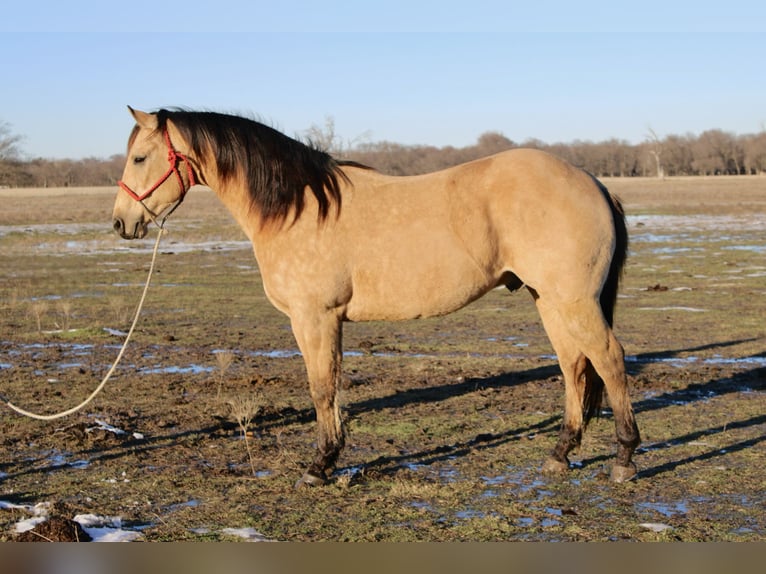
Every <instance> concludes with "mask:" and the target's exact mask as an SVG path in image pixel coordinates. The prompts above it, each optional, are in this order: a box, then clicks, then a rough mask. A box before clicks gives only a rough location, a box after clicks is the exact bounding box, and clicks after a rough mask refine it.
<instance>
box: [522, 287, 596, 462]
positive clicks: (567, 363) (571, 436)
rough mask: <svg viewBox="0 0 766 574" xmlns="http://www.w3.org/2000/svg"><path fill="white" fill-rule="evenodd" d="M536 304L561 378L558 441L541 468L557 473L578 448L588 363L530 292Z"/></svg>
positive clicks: (552, 311) (545, 306) (563, 328)
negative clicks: (561, 412)
mask: <svg viewBox="0 0 766 574" xmlns="http://www.w3.org/2000/svg"><path fill="white" fill-rule="evenodd" d="M532 295H533V296H534V297H535V302H536V303H537V309H538V311H539V313H540V317H541V318H542V320H543V326H544V327H545V332H546V333H547V334H548V338H549V339H550V341H551V344H552V345H553V349H554V350H555V351H556V356H557V357H558V361H559V366H560V368H561V373H562V375H563V376H564V389H565V399H566V403H565V407H564V420H563V421H562V423H561V430H560V431H559V439H558V442H557V443H556V446H555V447H554V449H553V451H552V452H551V455H550V456H549V457H548V459H547V460H546V461H545V464H544V465H543V472H545V473H559V472H563V471H566V470H568V469H569V459H568V458H567V455H568V454H569V452H570V451H571V450H573V449H575V448H577V447H578V446H580V441H581V440H582V433H583V429H584V426H585V423H586V421H585V420H584V412H583V405H584V401H585V385H586V379H585V376H586V375H585V371H586V368H587V367H588V361H587V359H586V358H585V355H583V354H582V353H581V352H580V350H579V348H578V347H577V345H576V344H575V342H574V341H573V340H572V337H571V336H570V335H569V332H568V329H567V328H566V326H565V325H564V324H563V323H562V321H561V318H560V317H559V315H558V312H557V311H556V309H555V308H553V307H550V306H548V304H547V302H546V301H544V300H541V299H540V298H539V297H538V296H537V294H536V293H534V292H533V293H532Z"/></svg>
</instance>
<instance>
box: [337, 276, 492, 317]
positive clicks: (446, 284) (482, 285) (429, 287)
mask: <svg viewBox="0 0 766 574" xmlns="http://www.w3.org/2000/svg"><path fill="white" fill-rule="evenodd" d="M452 263H453V264H452V265H448V266H436V267H434V266H417V267H411V268H409V269H404V268H398V269H396V270H391V271H390V272H388V273H387V272H386V271H387V270H386V269H385V268H384V269H378V270H377V271H378V272H372V271H367V272H364V271H360V272H358V273H356V274H355V275H354V283H353V292H352V293H353V294H352V296H351V299H350V301H349V302H348V304H347V308H346V318H347V319H348V320H349V321H398V320H405V319H418V318H421V317H435V316H439V315H446V314H447V313H451V312H453V311H457V310H458V309H460V308H461V307H464V306H465V305H467V304H468V303H470V302H471V301H474V300H475V299H478V298H479V297H481V296H482V295H484V294H485V293H486V292H487V291H489V290H490V289H492V288H493V287H495V286H496V284H497V281H496V280H494V279H493V278H492V277H489V276H488V275H487V274H486V273H483V272H482V271H480V270H479V269H478V268H477V267H476V266H475V265H471V264H468V265H459V264H456V263H455V262H454V261H453V262H452Z"/></svg>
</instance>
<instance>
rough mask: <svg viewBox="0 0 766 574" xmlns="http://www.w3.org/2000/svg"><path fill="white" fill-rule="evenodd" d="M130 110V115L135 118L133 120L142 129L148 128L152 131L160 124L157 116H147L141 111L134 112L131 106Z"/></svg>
mask: <svg viewBox="0 0 766 574" xmlns="http://www.w3.org/2000/svg"><path fill="white" fill-rule="evenodd" d="M128 110H129V111H130V115H131V116H133V119H134V120H136V123H137V124H138V125H139V126H141V127H142V128H147V129H150V130H156V129H157V126H158V125H159V124H158V122H157V116H156V115H155V114H147V113H146V112H142V111H141V110H134V109H133V108H131V107H130V106H128Z"/></svg>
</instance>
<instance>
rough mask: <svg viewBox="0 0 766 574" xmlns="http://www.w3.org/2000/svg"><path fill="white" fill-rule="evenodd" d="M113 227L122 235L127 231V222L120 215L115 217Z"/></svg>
mask: <svg viewBox="0 0 766 574" xmlns="http://www.w3.org/2000/svg"><path fill="white" fill-rule="evenodd" d="M112 227H114V230H115V231H116V232H117V233H119V234H120V235H123V234H124V232H125V223H124V222H123V221H122V219H120V218H119V217H115V218H114V221H113V222H112Z"/></svg>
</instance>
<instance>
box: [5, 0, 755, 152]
mask: <svg viewBox="0 0 766 574" xmlns="http://www.w3.org/2000/svg"><path fill="white" fill-rule="evenodd" d="M36 4H38V3H35V2H32V1H30V2H26V3H24V4H22V3H15V4H13V5H11V6H7V7H4V8H3V12H4V13H3V18H2V21H0V74H1V75H0V122H6V123H8V124H10V125H11V129H12V131H13V132H14V133H17V134H20V135H22V136H24V140H23V142H22V148H23V150H24V152H25V153H26V154H27V156H29V157H56V158H63V157H67V158H80V157H88V156H95V157H108V156H110V155H112V154H115V153H122V152H123V151H124V147H125V141H126V138H127V135H128V132H129V131H130V128H131V127H132V119H131V118H130V116H129V115H128V114H127V111H126V109H125V106H126V105H128V104H129V105H131V106H133V107H138V108H141V109H146V110H152V109H156V108H158V107H163V106H184V107H189V108H193V109H212V110H217V111H224V112H234V113H245V114H248V115H255V116H257V117H259V118H261V119H262V120H263V121H265V122H266V123H269V124H270V125H273V126H274V127H276V128H277V129H280V130H282V131H284V132H285V133H287V134H289V135H296V134H297V135H300V134H301V133H303V132H304V131H305V130H306V129H308V128H309V127H311V126H312V125H322V124H323V123H324V122H325V119H326V118H328V117H332V118H333V120H334V122H335V127H336V131H337V133H338V135H339V136H340V137H341V138H343V139H344V140H346V141H359V140H362V141H381V140H389V141H394V142H399V143H404V144H430V145H439V146H442V145H455V146H463V145H469V144H471V143H473V142H475V141H476V138H477V137H478V136H479V135H481V134H482V133H484V132H486V131H489V130H495V131H500V132H502V133H504V134H505V135H506V136H507V137H509V138H511V139H513V140H514V141H517V142H522V141H524V140H525V139H528V138H537V139H540V140H543V141H545V142H548V143H553V142H558V141H564V142H568V141H572V140H576V139H580V140H592V141H599V140H604V139H608V138H612V137H615V138H619V139H625V140H628V141H631V142H634V143H635V142H639V141H642V140H643V139H644V138H645V137H646V134H647V132H648V130H649V129H650V128H651V129H653V130H654V131H655V132H656V133H657V134H658V135H660V136H664V135H667V134H683V133H687V132H691V133H699V132H701V131H704V130H706V129H710V128H720V129H724V130H727V131H732V132H734V133H740V134H743V133H754V132H758V131H760V130H762V129H766V74H764V73H763V55H764V54H766V32H764V27H766V18H764V16H766V8H764V7H761V6H755V5H753V6H749V5H747V4H746V3H741V4H742V6H740V5H739V4H738V2H737V1H736V0H735V1H734V2H729V3H727V4H722V3H720V2H715V3H714V2H706V1H705V0H700V1H698V2H695V3H678V4H677V5H676V4H674V3H672V2H670V1H667V2H664V3H660V2H654V1H652V0H646V1H645V2H642V3H640V6H638V5H634V4H631V6H630V7H628V4H627V3H619V2H615V1H614V0H611V1H610V2H585V3H584V4H583V3H572V2H569V3H568V4H569V5H574V4H576V6H570V7H568V8H562V6H566V5H567V4H565V3H558V2H551V1H546V0H538V1H537V2H535V3H533V4H534V8H522V7H521V5H518V6H517V5H516V3H514V2H508V1H506V2H496V1H488V0H475V1H473V2H450V1H448V0H441V1H425V2H415V1H414V0H411V1H410V2H409V3H406V2H401V1H399V0H386V1H384V2H363V1H361V0H357V1H355V2H351V1H345V2H333V1H331V0H327V1H325V2H307V1H304V2H289V1H283V2H281V3H278V4H279V5H278V6H277V7H275V6H274V4H277V3H276V2H269V3H267V2H258V1H255V2H253V1H251V2H232V1H227V0H221V1H219V2H216V3H215V6H216V10H215V11H211V9H210V5H211V3H209V2H208V3H206V4H200V6H205V8H204V9H205V10H206V11H207V12H204V13H203V12H200V11H199V10H197V9H195V4H194V2H185V3H176V4H174V5H172V6H171V5H166V6H165V7H164V8H162V7H160V8H158V7H157V6H158V4H156V3H155V2H146V1H144V0H135V1H133V2H126V3H124V5H122V4H123V3H120V5H119V6H110V3H109V2H106V1H105V0H99V1H98V2H93V1H78V0H71V1H70V2H67V3H56V6H50V7H48V8H46V9H44V10H43V9H37V10H36V9H35V6H36ZM39 4H42V3H39ZM46 4H47V3H46ZM527 4H530V3H529V2H527ZM761 4H762V3H761ZM684 5H686V6H687V7H686V8H685V7H684ZM149 6H153V7H151V8H150V7H149ZM692 6H693V7H692ZM6 12H7V13H6ZM181 30H183V32H181Z"/></svg>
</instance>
